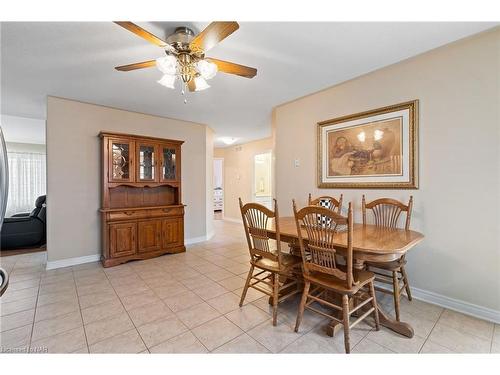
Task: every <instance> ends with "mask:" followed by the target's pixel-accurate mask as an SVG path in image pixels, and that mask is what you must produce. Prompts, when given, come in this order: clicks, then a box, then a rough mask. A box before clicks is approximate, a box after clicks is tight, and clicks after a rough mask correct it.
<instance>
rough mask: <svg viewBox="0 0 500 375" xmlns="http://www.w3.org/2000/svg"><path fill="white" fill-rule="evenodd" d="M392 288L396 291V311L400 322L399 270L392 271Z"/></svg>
mask: <svg viewBox="0 0 500 375" xmlns="http://www.w3.org/2000/svg"><path fill="white" fill-rule="evenodd" d="M392 288H393V292H394V311H395V312H396V320H397V321H398V322H399V278H398V273H397V271H392Z"/></svg>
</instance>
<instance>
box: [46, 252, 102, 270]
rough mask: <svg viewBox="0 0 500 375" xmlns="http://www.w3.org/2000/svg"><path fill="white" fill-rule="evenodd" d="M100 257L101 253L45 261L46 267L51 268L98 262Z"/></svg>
mask: <svg viewBox="0 0 500 375" xmlns="http://www.w3.org/2000/svg"><path fill="white" fill-rule="evenodd" d="M100 259H101V254H94V255H87V256H84V257H77V258H68V259H61V260H53V261H47V266H46V269H47V270H53V269H56V268H64V267H70V266H76V265H78V264H83V263H92V262H98V261H99V260H100Z"/></svg>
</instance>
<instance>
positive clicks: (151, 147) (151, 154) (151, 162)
mask: <svg viewBox="0 0 500 375" xmlns="http://www.w3.org/2000/svg"><path fill="white" fill-rule="evenodd" d="M136 147H137V176H136V181H137V182H145V181H146V182H147V181H149V182H158V170H157V165H158V160H157V159H158V146H157V145H156V144H154V143H143V142H138V143H137V146H136Z"/></svg>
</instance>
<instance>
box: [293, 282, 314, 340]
mask: <svg viewBox="0 0 500 375" xmlns="http://www.w3.org/2000/svg"><path fill="white" fill-rule="evenodd" d="M310 286H311V283H310V282H309V281H306V284H305V285H304V291H303V292H302V298H301V299H300V305H299V311H298V312H297V321H296V322H295V332H299V326H300V322H302V317H303V316H304V309H305V306H306V302H307V295H308V294H309V287H310Z"/></svg>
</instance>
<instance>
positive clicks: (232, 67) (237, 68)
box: [205, 57, 257, 78]
mask: <svg viewBox="0 0 500 375" xmlns="http://www.w3.org/2000/svg"><path fill="white" fill-rule="evenodd" d="M205 60H208V61H210V62H213V63H214V64H215V65H217V68H218V69H219V71H221V72H224V73H229V74H236V75H238V76H242V77H246V78H253V77H255V76H256V75H257V69H255V68H250V67H249V66H245V65H239V64H235V63H232V62H229V61H224V60H218V59H214V58H211V57H207V58H206V59H205Z"/></svg>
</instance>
